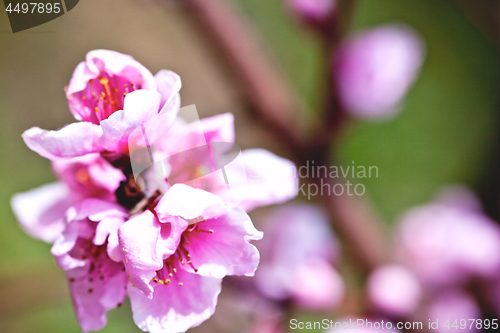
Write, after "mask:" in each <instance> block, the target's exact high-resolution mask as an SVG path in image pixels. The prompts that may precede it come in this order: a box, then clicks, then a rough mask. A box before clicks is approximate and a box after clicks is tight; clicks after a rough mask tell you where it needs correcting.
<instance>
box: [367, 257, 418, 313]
mask: <svg viewBox="0 0 500 333" xmlns="http://www.w3.org/2000/svg"><path fill="white" fill-rule="evenodd" d="M368 296H369V298H370V301H371V302H372V303H373V305H375V306H376V307H377V308H378V309H379V310H381V311H383V312H384V313H386V314H388V315H392V316H407V315H409V314H411V313H412V312H413V311H414V310H415V309H416V308H417V306H418V303H419V301H420V296H421V288H420V283H419V282H418V279H417V277H416V276H415V275H414V274H413V273H412V272H411V271H410V270H408V269H406V268H405V267H403V266H399V265H386V266H382V267H379V268H377V269H376V270H375V271H374V272H373V273H372V274H371V275H370V277H369V278H368Z"/></svg>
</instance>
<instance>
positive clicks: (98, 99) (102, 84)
mask: <svg viewBox="0 0 500 333" xmlns="http://www.w3.org/2000/svg"><path fill="white" fill-rule="evenodd" d="M140 88H141V87H137V86H136V85H135V84H134V83H131V82H130V81H128V80H127V79H125V78H122V77H120V76H116V75H113V76H110V75H108V74H105V73H101V75H100V76H99V77H98V78H97V79H91V80H89V81H88V83H87V86H86V87H85V89H83V90H82V91H79V92H77V93H74V94H73V95H71V96H69V97H68V100H69V103H70V105H71V107H72V109H73V110H74V111H76V112H77V113H78V114H79V115H80V116H81V117H82V119H83V120H84V121H88V122H91V123H94V124H99V123H100V122H101V121H102V120H104V119H107V118H108V117H109V116H110V115H111V114H113V113H114V112H116V111H118V110H123V104H124V99H125V96H126V95H127V94H128V93H130V92H132V91H135V90H137V89H140Z"/></svg>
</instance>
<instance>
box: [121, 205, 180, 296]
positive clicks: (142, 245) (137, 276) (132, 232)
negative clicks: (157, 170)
mask: <svg viewBox="0 0 500 333" xmlns="http://www.w3.org/2000/svg"><path fill="white" fill-rule="evenodd" d="M118 239H119V243H120V247H121V248H122V250H123V257H124V259H125V268H126V270H127V273H128V274H129V280H130V282H131V283H132V285H134V286H135V287H137V288H138V289H139V290H141V291H142V292H143V293H144V294H145V295H146V296H147V297H153V287H151V285H150V284H149V282H150V281H151V280H152V279H153V277H154V276H155V275H156V271H157V270H159V269H161V268H162V267H163V260H164V259H166V258H168V257H169V256H170V255H172V254H173V253H174V252H175V250H176V249H177V245H178V244H179V239H175V238H174V237H171V235H170V225H162V224H160V223H158V221H157V220H156V217H155V216H154V215H153V213H151V212H150V211H149V210H147V211H145V212H144V213H142V214H140V215H138V216H135V217H134V218H132V219H130V220H129V221H127V222H126V223H125V224H124V225H122V226H121V227H120V229H119V230H118Z"/></svg>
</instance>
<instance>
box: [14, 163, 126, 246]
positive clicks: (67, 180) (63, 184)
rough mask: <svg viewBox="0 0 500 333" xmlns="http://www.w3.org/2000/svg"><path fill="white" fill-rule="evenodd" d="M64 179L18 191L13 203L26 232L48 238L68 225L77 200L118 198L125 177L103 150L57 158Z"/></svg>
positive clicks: (49, 239) (40, 237)
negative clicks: (66, 217) (66, 220)
mask: <svg viewBox="0 0 500 333" xmlns="http://www.w3.org/2000/svg"><path fill="white" fill-rule="evenodd" d="M52 167H53V169H54V172H55V173H56V175H57V176H58V178H59V179H60V181H59V182H55V183H52V184H48V185H43V186H41V187H39V188H36V189H33V190H30V191H27V192H24V193H18V194H15V195H14V196H13V197H12V199H11V207H12V210H13V211H14V214H15V215H16V217H17V219H18V221H19V223H20V224H21V226H22V227H23V229H24V230H26V232H28V233H29V234H30V235H31V236H33V237H35V238H39V239H41V240H44V241H46V242H52V241H54V240H55V238H56V237H57V235H59V234H60V233H61V232H62V230H63V229H64V221H63V216H64V213H65V211H66V210H67V209H68V208H69V207H70V206H71V205H73V204H74V203H76V202H78V201H79V200H82V199H85V198H101V199H105V200H109V201H115V200H116V199H115V191H116V190H117V188H118V187H119V186H120V182H121V181H123V180H124V179H125V176H124V175H123V173H122V172H121V171H120V170H118V169H115V168H113V167H112V166H111V165H110V164H109V163H108V162H107V161H106V160H105V159H104V158H102V157H101V156H100V155H99V154H89V155H86V156H83V157H76V158H71V159H65V160H59V161H54V162H53V163H52Z"/></svg>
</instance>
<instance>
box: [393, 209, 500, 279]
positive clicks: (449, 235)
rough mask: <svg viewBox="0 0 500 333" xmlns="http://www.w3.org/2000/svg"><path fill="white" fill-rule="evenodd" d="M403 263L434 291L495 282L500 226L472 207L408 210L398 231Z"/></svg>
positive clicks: (499, 248) (498, 264) (399, 248)
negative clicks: (485, 280)
mask: <svg viewBox="0 0 500 333" xmlns="http://www.w3.org/2000/svg"><path fill="white" fill-rule="evenodd" d="M397 244H398V252H397V253H399V258H398V259H399V260H400V262H402V263H405V264H406V265H407V266H408V267H410V268H411V269H413V271H414V272H415V273H416V274H417V275H418V277H419V278H420V279H421V280H422V281H423V283H424V284H426V285H429V286H442V285H454V284H460V283H465V282H467V281H469V280H470V279H471V278H473V277H483V278H488V277H492V276H494V275H495V274H497V272H498V271H499V269H500V227H499V226H498V224H496V223H495V222H494V221H492V220H491V219H490V218H489V217H487V216H486V215H485V214H483V213H481V212H477V211H473V210H469V209H468V208H465V209H464V208H463V207H460V206H453V205H450V204H449V203H448V202H447V203H446V204H440V203H431V204H427V205H423V206H420V207H416V208H413V209H411V210H410V211H408V212H407V213H406V214H405V215H404V216H403V217H402V219H401V223H400V227H399V231H398V239H397Z"/></svg>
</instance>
